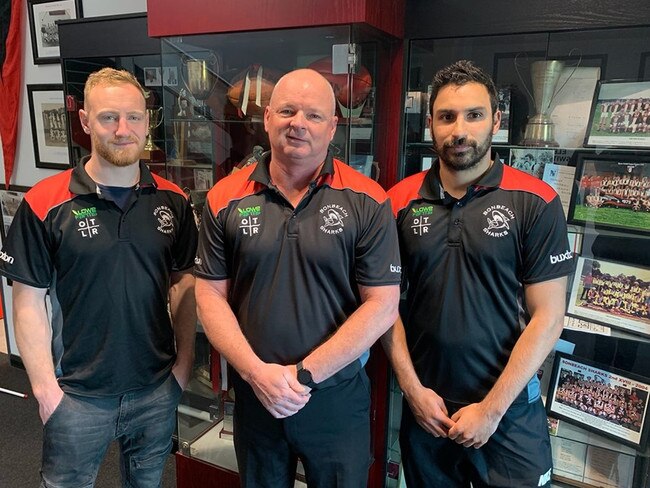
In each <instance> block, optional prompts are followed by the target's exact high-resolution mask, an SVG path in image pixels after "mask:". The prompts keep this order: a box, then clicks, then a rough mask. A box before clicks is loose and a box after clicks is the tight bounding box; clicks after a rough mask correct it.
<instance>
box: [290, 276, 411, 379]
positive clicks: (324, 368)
mask: <svg viewBox="0 0 650 488" xmlns="http://www.w3.org/2000/svg"><path fill="white" fill-rule="evenodd" d="M360 288H361V295H362V301H363V303H362V304H361V305H360V306H359V308H358V309H357V310H356V311H355V312H354V313H353V314H352V315H351V316H350V317H349V318H348V320H346V321H345V322H344V323H343V324H342V325H341V327H339V329H338V330H337V331H336V333H335V334H334V335H333V336H331V337H330V338H329V339H328V340H327V341H325V342H324V343H323V344H321V345H320V346H319V347H317V348H316V349H315V350H314V351H312V352H311V353H310V354H309V355H308V356H307V357H306V358H305V359H304V360H303V364H304V365H305V367H306V368H307V369H309V370H310V371H311V373H312V376H313V379H314V381H315V382H316V383H320V382H321V381H324V380H326V379H327V378H329V377H330V376H332V375H333V374H335V373H336V372H338V371H339V370H341V369H342V368H344V367H345V366H347V365H348V364H350V363H351V362H352V361H354V360H355V359H356V358H358V357H359V356H361V354H363V352H364V351H366V350H368V349H369V348H370V346H372V345H373V344H374V343H375V342H376V341H377V339H379V337H381V336H382V334H384V333H385V332H386V330H387V329H388V328H389V327H390V326H391V325H392V324H393V323H394V322H395V320H396V318H397V308H398V304H399V293H400V292H399V286H398V285H390V286H381V287H360Z"/></svg>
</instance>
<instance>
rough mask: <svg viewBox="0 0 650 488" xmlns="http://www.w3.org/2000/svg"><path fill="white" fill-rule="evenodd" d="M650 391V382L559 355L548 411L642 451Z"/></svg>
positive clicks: (622, 372)
mask: <svg viewBox="0 0 650 488" xmlns="http://www.w3.org/2000/svg"><path fill="white" fill-rule="evenodd" d="M649 391H650V379H648V378H644V377H642V376H638V375H635V374H632V373H629V372H626V371H621V370H617V369H615V368H612V367H610V366H607V365H604V364H599V363H595V362H593V361H588V360H586V359H582V358H576V357H573V356H570V355H568V354H564V353H556V355H555V363H554V365H553V373H552V375H551V382H550V385H549V391H548V395H547V397H546V411H547V412H548V414H549V416H552V417H554V418H559V419H560V420H565V421H567V422H570V423H573V424H576V425H579V426H580V427H583V428H585V429H587V430H590V431H592V432H596V433H597V434H600V435H603V436H605V437H609V438H610V439H614V440H616V441H617V442H620V443H622V444H626V445H628V446H631V447H633V448H635V449H638V450H642V449H643V448H644V446H645V445H646V442H647V437H648V392H649Z"/></svg>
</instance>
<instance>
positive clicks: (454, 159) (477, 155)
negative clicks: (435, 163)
mask: <svg viewBox="0 0 650 488" xmlns="http://www.w3.org/2000/svg"><path fill="white" fill-rule="evenodd" d="M461 145H464V146H469V149H468V150H467V151H465V152H464V153H462V154H458V153H456V152H454V148H455V147H456V146H461ZM491 146H492V133H491V132H490V133H489V134H488V135H487V136H486V138H485V139H484V140H483V141H482V142H481V143H478V142H477V141H472V140H468V139H467V138H459V139H454V140H453V141H452V142H451V143H443V144H442V145H438V144H437V143H436V141H435V140H434V141H433V149H434V150H435V151H436V153H437V154H438V157H439V159H440V162H441V163H442V164H444V165H445V166H446V167H447V168H448V169H449V170H451V171H456V172H460V171H468V170H470V169H472V168H474V167H476V166H477V165H478V164H479V163H480V162H481V160H482V159H483V157H484V156H485V155H486V154H487V152H488V151H489V150H490V147H491Z"/></svg>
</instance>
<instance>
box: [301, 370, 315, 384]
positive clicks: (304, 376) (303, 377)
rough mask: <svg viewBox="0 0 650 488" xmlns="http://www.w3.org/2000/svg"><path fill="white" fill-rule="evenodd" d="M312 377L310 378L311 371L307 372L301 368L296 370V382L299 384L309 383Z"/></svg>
mask: <svg viewBox="0 0 650 488" xmlns="http://www.w3.org/2000/svg"><path fill="white" fill-rule="evenodd" d="M311 381H312V378H311V373H310V372H309V370H308V369H301V370H299V371H298V382H299V383H300V384H301V385H308V384H309V383H311Z"/></svg>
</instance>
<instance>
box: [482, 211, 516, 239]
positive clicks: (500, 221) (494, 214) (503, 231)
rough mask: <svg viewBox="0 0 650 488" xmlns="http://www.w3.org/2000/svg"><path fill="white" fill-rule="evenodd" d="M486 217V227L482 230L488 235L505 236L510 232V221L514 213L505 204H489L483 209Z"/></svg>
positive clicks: (513, 217)
mask: <svg viewBox="0 0 650 488" xmlns="http://www.w3.org/2000/svg"><path fill="white" fill-rule="evenodd" d="M483 215H484V216H485V218H486V219H487V227H483V232H484V233H485V234H487V235H488V236H490V237H505V236H507V235H508V234H509V233H510V225H511V221H512V220H514V219H515V214H514V212H513V211H512V210H510V209H509V208H508V207H506V206H505V205H491V206H489V207H488V208H486V209H485V210H484V211H483Z"/></svg>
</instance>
